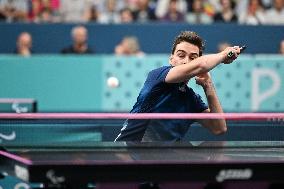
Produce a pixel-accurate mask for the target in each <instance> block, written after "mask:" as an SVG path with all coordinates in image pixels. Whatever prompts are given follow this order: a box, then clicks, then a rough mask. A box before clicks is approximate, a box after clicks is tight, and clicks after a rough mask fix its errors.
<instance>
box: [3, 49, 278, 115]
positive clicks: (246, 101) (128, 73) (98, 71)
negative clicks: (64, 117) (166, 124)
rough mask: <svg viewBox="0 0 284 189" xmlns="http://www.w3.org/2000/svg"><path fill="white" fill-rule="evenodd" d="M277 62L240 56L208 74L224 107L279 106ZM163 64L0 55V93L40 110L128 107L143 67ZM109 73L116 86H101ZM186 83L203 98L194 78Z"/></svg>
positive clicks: (162, 60)
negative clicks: (33, 102)
mask: <svg viewBox="0 0 284 189" xmlns="http://www.w3.org/2000/svg"><path fill="white" fill-rule="evenodd" d="M283 63H284V57H283V56H276V55H274V56H267V55H266V56H263V55H258V56H248V55H247V56H245V55H242V56H240V57H239V58H238V60H237V61H236V62H235V63H233V64H231V65H224V64H222V65H219V66H218V67H217V68H215V69H214V70H213V71H212V72H211V75H212V77H213V81H214V83H215V87H216V89H217V93H218V96H219V97H220V101H221V103H222V105H223V107H224V109H225V111H227V112H251V111H274V112H279V111H284V101H283V96H284V87H283V83H282V82H283V81H284V74H283V73H284V64H283ZM163 65H168V55H163V54H161V55H151V56H145V57H140V58H137V57H121V56H120V57H118V56H83V57H82V56H80V57H79V56H59V55H52V56H51V55H50V56H32V57H30V58H21V57H16V56H0V86H1V90H0V98H34V99H36V100H37V101H38V111H40V112H52V111H55V112H97V111H98V112H101V111H103V112H117V111H118V112H128V111H130V110H131V108H132V106H133V104H134V103H135V101H136V98H137V96H138V94H139V91H140V89H141V87H142V86H143V83H144V81H145V79H146V77H147V74H148V72H149V71H150V70H152V69H154V68H157V67H160V66H163ZM110 76H115V77H117V78H118V80H119V81H120V85H119V87H117V88H110V87H108V86H107V85H106V83H107V79H108V78H109V77H110ZM189 86H190V87H192V88H193V89H194V90H195V91H197V92H198V93H200V94H201V95H202V96H203V97H204V93H203V91H202V88H201V87H199V86H198V85H196V84H195V82H194V80H192V81H190V83H189ZM0 106H1V104H0Z"/></svg>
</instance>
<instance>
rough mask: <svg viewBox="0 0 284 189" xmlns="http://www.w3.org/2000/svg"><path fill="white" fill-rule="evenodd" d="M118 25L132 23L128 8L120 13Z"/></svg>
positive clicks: (130, 11)
mask: <svg viewBox="0 0 284 189" xmlns="http://www.w3.org/2000/svg"><path fill="white" fill-rule="evenodd" d="M119 22H120V23H132V22H134V16H133V12H132V10H131V9H130V8H124V9H122V10H121V11H120V21H119Z"/></svg>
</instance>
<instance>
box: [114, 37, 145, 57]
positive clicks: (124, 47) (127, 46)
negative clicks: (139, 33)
mask: <svg viewBox="0 0 284 189" xmlns="http://www.w3.org/2000/svg"><path fill="white" fill-rule="evenodd" d="M114 51H115V54H116V55H138V56H143V55H144V52H142V51H141V50H140V45H139V41H138V39H137V38H136V37H133V36H126V37H124V38H123V39H122V41H121V42H120V43H119V44H118V45H117V46H116V47H115V49H114Z"/></svg>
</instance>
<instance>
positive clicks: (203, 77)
mask: <svg viewBox="0 0 284 189" xmlns="http://www.w3.org/2000/svg"><path fill="white" fill-rule="evenodd" d="M195 80H196V83H197V84H198V85H201V86H202V88H203V90H204V92H205V95H206V98H207V102H208V107H209V108H208V109H206V110H204V111H203V113H223V108H222V106H221V104H220V101H219V99H218V96H217V94H216V90H215V87H214V84H213V82H212V80H211V76H210V74H209V73H204V74H199V75H198V76H196V77H195ZM198 122H199V123H200V124H201V125H202V126H203V127H205V128H207V129H209V130H210V131H211V132H212V133H214V134H216V135H217V134H223V133H225V132H226V131H227V125H226V120H225V119H203V120H198Z"/></svg>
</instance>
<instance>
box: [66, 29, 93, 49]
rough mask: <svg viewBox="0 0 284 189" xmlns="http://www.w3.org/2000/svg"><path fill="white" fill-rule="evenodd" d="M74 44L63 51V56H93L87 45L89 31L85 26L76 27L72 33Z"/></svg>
mask: <svg viewBox="0 0 284 189" xmlns="http://www.w3.org/2000/svg"><path fill="white" fill-rule="evenodd" d="M71 37H72V40H73V44H72V45H70V46H69V47H66V48H64V49H62V50H61V53H62V54H92V53H93V50H92V49H91V48H89V46H88V44H87V40H88V30H87V29H86V28H85V27H84V26H75V27H74V28H73V29H72V31H71Z"/></svg>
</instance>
